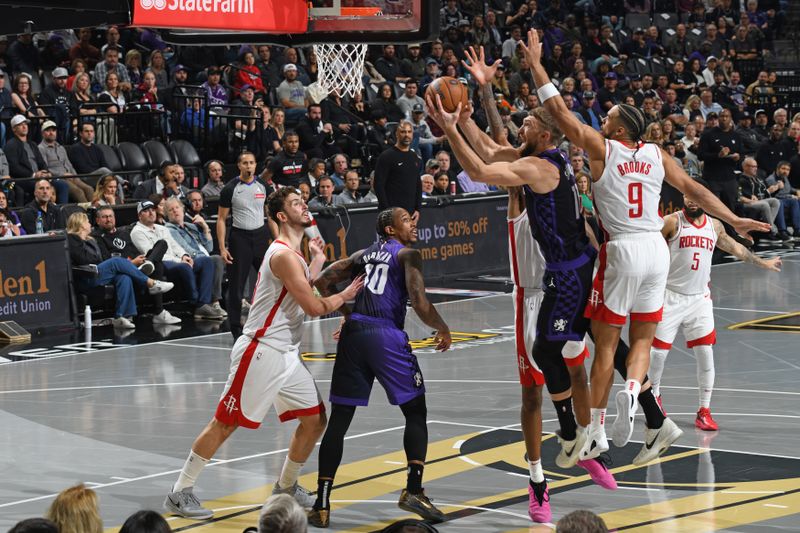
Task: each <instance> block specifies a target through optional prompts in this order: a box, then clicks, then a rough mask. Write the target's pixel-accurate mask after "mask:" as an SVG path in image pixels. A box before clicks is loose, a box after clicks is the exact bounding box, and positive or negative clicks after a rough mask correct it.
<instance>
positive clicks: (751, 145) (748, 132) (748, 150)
mask: <svg viewBox="0 0 800 533" xmlns="http://www.w3.org/2000/svg"><path fill="white" fill-rule="evenodd" d="M752 124H753V116H752V115H751V114H750V112H749V111H742V112H741V113H739V124H738V125H737V126H736V130H735V131H736V133H737V134H738V135H739V137H740V138H741V139H742V153H743V154H744V155H747V156H751V157H753V156H755V155H756V151H758V147H759V146H760V145H761V143H762V142H763V140H762V139H761V138H760V137H759V136H758V133H756V130H754V129H753V128H752V127H751V126H752Z"/></svg>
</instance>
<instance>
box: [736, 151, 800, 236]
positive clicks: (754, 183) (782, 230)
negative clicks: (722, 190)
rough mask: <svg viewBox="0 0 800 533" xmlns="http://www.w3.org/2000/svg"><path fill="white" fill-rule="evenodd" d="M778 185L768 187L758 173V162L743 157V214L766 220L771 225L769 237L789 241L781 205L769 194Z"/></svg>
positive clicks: (740, 200)
mask: <svg viewBox="0 0 800 533" xmlns="http://www.w3.org/2000/svg"><path fill="white" fill-rule="evenodd" d="M777 188H778V186H777V185H773V186H772V187H768V186H767V184H766V182H765V181H764V180H763V179H761V178H760V177H759V175H758V163H757V162H756V160H755V159H753V158H752V157H745V158H744V161H742V174H741V177H740V178H739V190H740V191H741V196H740V197H739V202H740V203H741V204H742V212H743V213H744V215H745V216H747V217H750V218H755V219H757V220H762V221H764V222H768V223H769V224H771V225H772V232H771V233H770V238H772V239H780V240H781V241H784V242H789V241H791V240H792V238H791V237H790V236H789V234H788V233H787V232H786V222H785V220H784V217H783V205H782V204H781V202H780V201H779V200H778V199H777V198H771V197H770V194H771V193H772V192H775V191H776V190H777Z"/></svg>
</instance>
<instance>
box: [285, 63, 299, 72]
mask: <svg viewBox="0 0 800 533" xmlns="http://www.w3.org/2000/svg"><path fill="white" fill-rule="evenodd" d="M290 70H297V65H295V64H294V63H286V64H285V65H284V66H283V71H284V72H289V71H290Z"/></svg>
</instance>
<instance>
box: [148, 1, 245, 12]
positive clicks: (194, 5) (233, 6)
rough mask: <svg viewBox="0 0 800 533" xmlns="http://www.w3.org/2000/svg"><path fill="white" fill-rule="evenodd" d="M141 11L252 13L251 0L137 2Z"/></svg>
mask: <svg viewBox="0 0 800 533" xmlns="http://www.w3.org/2000/svg"><path fill="white" fill-rule="evenodd" d="M139 5H140V6H141V8H142V9H153V8H155V9H157V10H158V11H162V10H164V9H166V10H169V11H185V12H197V11H199V12H203V13H238V14H248V13H253V0H139Z"/></svg>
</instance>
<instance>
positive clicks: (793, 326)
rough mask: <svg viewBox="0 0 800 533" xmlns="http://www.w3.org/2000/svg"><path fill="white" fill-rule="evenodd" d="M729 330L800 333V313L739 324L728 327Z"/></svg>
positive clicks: (772, 316) (773, 316)
mask: <svg viewBox="0 0 800 533" xmlns="http://www.w3.org/2000/svg"><path fill="white" fill-rule="evenodd" d="M728 329H754V330H757V331H781V332H788V333H800V311H799V312H795V313H785V314H781V315H771V316H768V317H766V318H758V319H756V320H748V321H746V322H739V323H738V324H732V325H730V326H728Z"/></svg>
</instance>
